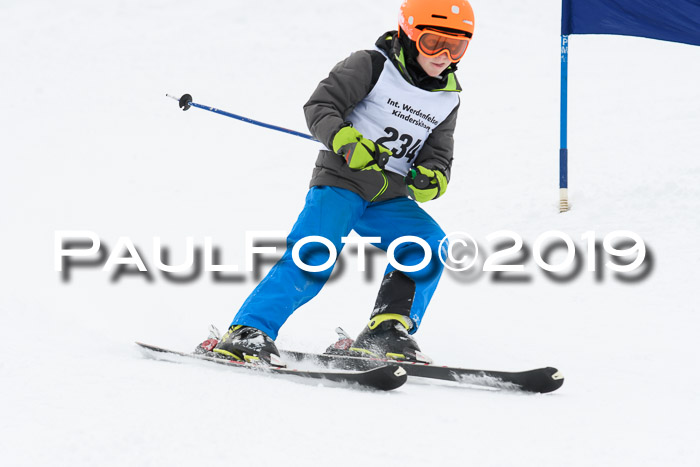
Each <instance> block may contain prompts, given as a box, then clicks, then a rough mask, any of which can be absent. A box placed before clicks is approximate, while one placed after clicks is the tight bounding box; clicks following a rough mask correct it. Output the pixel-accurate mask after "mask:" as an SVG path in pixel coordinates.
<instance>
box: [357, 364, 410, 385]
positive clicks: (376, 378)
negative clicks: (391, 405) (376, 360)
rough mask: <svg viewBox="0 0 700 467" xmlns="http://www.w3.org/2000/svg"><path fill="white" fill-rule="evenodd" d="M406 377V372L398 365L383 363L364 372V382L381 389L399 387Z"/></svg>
mask: <svg viewBox="0 0 700 467" xmlns="http://www.w3.org/2000/svg"><path fill="white" fill-rule="evenodd" d="M407 379H408V373H406V370H404V369H403V368H402V367H400V366H399V365H385V366H381V367H379V368H374V369H372V370H368V371H367V372H366V373H365V383H366V384H367V385H368V386H371V387H373V388H376V389H379V390H382V391H391V390H392V389H396V388H399V387H401V386H403V385H404V383H406V380H407Z"/></svg>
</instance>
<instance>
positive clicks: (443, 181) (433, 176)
mask: <svg viewBox="0 0 700 467" xmlns="http://www.w3.org/2000/svg"><path fill="white" fill-rule="evenodd" d="M419 174H420V175H424V177H421V179H423V180H424V179H425V178H426V177H427V181H428V183H427V184H426V186H421V187H420V188H418V187H417V186H415V185H413V183H412V182H413V181H414V180H416V177H418V176H419ZM407 181H408V188H409V190H411V192H412V194H413V199H415V200H416V201H418V202H419V203H425V202H426V201H430V200H433V199H435V198H439V197H440V196H442V195H444V194H445V191H447V177H445V174H443V173H442V172H440V171H439V170H437V169H435V170H430V169H426V168H425V167H423V166H422V165H419V166H418V167H416V168H415V170H411V172H409V176H408V177H407Z"/></svg>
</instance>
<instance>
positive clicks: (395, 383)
mask: <svg viewBox="0 0 700 467" xmlns="http://www.w3.org/2000/svg"><path fill="white" fill-rule="evenodd" d="M136 344H137V345H139V346H140V347H142V348H144V349H147V350H150V351H153V352H160V353H167V354H172V355H179V356H181V357H188V358H193V359H197V360H205V361H208V362H213V363H218V364H220V365H225V366H228V367H231V368H238V369H241V370H248V371H253V372H256V373H261V374H266V375H273V376H289V377H294V378H305V379H316V380H321V381H329V382H333V383H342V384H348V385H351V386H352V385H353V384H354V385H359V386H361V387H364V388H371V389H379V390H382V391H390V390H392V389H396V388H398V387H401V386H402V385H403V384H404V383H405V382H406V371H405V370H404V369H403V368H402V367H401V366H400V365H397V364H395V363H393V362H387V363H382V364H377V365H373V366H372V367H371V368H366V369H350V368H347V369H344V368H342V370H352V371H343V372H338V371H307V370H293V369H288V368H277V367H266V366H261V365H252V364H249V363H242V362H238V361H235V360H228V359H225V358H221V357H212V356H209V355H206V354H204V355H203V354H194V353H188V352H179V351H177V350H169V349H164V348H162V347H157V346H155V345H149V344H144V343H142V342H136ZM338 369H341V368H338Z"/></svg>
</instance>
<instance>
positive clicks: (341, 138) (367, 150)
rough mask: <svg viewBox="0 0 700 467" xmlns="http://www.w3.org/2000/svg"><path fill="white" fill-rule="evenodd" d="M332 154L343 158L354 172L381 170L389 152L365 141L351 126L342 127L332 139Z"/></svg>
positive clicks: (368, 140) (378, 145)
mask: <svg viewBox="0 0 700 467" xmlns="http://www.w3.org/2000/svg"><path fill="white" fill-rule="evenodd" d="M333 152H335V153H336V154H339V155H341V156H343V157H344V158H345V161H346V162H347V163H348V167H350V168H351V169H354V170H381V169H383V168H384V166H385V165H386V163H387V162H389V158H390V157H391V151H390V150H388V149H387V148H385V147H384V146H382V145H381V144H377V143H375V142H374V141H372V140H371V139H367V138H365V137H364V136H362V134H361V133H360V132H359V131H357V130H356V129H354V128H353V127H351V126H344V127H342V128H341V129H340V130H338V133H336V134H335V136H334V137H333Z"/></svg>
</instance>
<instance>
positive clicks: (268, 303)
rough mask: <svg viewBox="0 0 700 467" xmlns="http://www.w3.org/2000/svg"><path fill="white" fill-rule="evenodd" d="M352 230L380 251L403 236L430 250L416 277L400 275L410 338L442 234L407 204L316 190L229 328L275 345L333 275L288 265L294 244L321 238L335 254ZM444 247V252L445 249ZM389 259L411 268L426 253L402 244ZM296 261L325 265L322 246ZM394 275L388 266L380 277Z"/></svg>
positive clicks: (433, 275) (436, 269)
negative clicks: (405, 287) (411, 290)
mask: <svg viewBox="0 0 700 467" xmlns="http://www.w3.org/2000/svg"><path fill="white" fill-rule="evenodd" d="M351 230H355V232H357V234H359V235H360V236H362V237H381V242H379V243H373V245H374V246H376V247H379V248H381V249H382V250H385V251H386V250H387V248H388V247H389V245H390V244H391V242H392V241H394V240H396V239H397V238H399V237H402V236H407V235H410V236H416V237H420V238H422V239H423V240H425V241H426V242H427V243H428V245H430V248H431V258H430V263H429V264H428V265H427V266H426V267H425V268H422V269H421V270H419V271H416V272H404V274H405V275H406V276H408V277H409V278H411V279H412V280H413V281H414V282H415V296H414V299H413V303H412V305H411V311H410V318H411V319H412V320H413V323H414V326H413V328H412V329H411V333H414V332H415V331H416V330H417V329H418V327H419V326H420V323H421V320H422V318H423V314H424V313H425V309H426V307H427V306H428V303H429V302H430V299H431V298H432V296H433V293H434V292H435V289H436V288H437V285H438V282H439V280H440V276H441V275H442V269H443V265H442V262H441V261H440V259H439V258H438V255H439V251H438V249H439V244H440V241H441V240H442V239H443V238H444V237H445V233H444V232H443V231H442V229H441V228H440V226H439V225H438V224H437V222H435V221H434V220H433V219H432V218H431V217H430V216H429V215H428V214H427V213H426V212H425V211H424V210H423V209H421V208H420V207H419V206H418V204H417V203H416V202H415V201H413V200H412V199H410V198H395V199H391V200H388V201H382V202H374V203H370V202H368V201H365V200H364V199H363V198H362V197H360V196H359V195H357V194H355V193H353V192H352V191H349V190H346V189H343V188H337V187H331V186H316V187H312V188H311V189H310V190H309V192H308V194H307V196H306V204H305V206H304V209H303V210H302V212H301V214H300V215H299V218H298V219H297V221H296V223H295V224H294V227H293V228H292V231H291V233H290V234H289V236H288V237H287V249H286V251H285V253H284V255H283V256H282V258H281V259H280V260H279V261H278V262H277V264H275V266H273V267H272V269H271V270H270V272H269V273H268V274H267V275H266V276H265V278H264V279H263V280H262V281H261V282H260V283H259V284H258V286H257V287H256V288H255V290H254V291H253V292H252V293H251V294H250V296H248V298H247V299H246V301H245V302H244V303H243V306H241V308H240V310H239V311H238V313H237V314H236V316H235V318H234V319H233V322H232V323H231V324H235V325H238V324H242V325H245V326H251V327H254V328H257V329H260V330H261V331H263V332H265V333H266V334H267V335H268V336H270V337H271V338H272V339H276V338H277V333H278V332H279V329H280V328H281V327H282V325H283V324H284V323H285V321H287V319H288V318H289V317H290V316H291V315H292V313H294V311H295V310H296V309H297V308H299V307H300V306H302V305H303V304H305V303H306V302H308V301H309V300H311V299H312V298H313V297H315V296H316V295H317V294H318V293H319V292H320V290H321V288H322V287H323V285H324V284H325V283H326V281H327V280H328V278H329V277H330V275H331V272H332V269H333V268H332V267H330V268H328V269H326V270H325V271H320V272H307V271H304V270H302V269H301V268H299V267H298V266H297V265H296V264H295V263H294V261H293V259H292V248H293V246H294V244H295V243H296V242H298V241H299V240H301V239H303V238H304V237H307V236H322V237H325V238H326V239H328V240H330V242H332V243H333V244H334V245H335V248H336V251H337V252H338V254H340V251H341V250H342V248H343V246H344V244H343V243H342V242H341V238H342V237H345V236H347V235H348V234H349V233H350V231H351ZM446 243H447V242H445V244H446ZM445 244H443V248H446V245H445ZM394 256H395V258H396V260H397V261H398V262H399V263H400V264H402V265H404V266H412V265H417V264H419V263H420V262H421V261H423V259H424V258H425V256H426V253H425V250H424V249H423V247H422V246H421V245H419V244H417V243H414V242H405V243H401V244H400V245H399V246H398V247H397V248H396V250H395V251H394ZM300 259H301V260H303V261H304V263H305V264H307V265H309V266H318V265H322V264H325V263H326V262H327V261H328V259H329V251H328V248H327V247H326V246H324V245H322V244H319V243H307V244H306V245H304V246H303V247H302V248H301V249H300ZM393 270H394V267H392V266H391V264H389V265H388V266H387V269H386V272H385V274H389V273H390V272H391V271H393Z"/></svg>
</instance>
